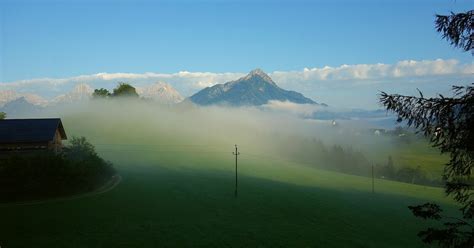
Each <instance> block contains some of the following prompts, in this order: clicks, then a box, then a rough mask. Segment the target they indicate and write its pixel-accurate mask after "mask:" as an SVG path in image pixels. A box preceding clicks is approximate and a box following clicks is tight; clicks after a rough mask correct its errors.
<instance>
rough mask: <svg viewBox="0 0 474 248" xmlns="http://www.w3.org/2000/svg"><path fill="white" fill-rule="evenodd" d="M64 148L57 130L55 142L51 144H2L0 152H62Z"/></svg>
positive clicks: (52, 141)
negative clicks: (47, 150)
mask: <svg viewBox="0 0 474 248" xmlns="http://www.w3.org/2000/svg"><path fill="white" fill-rule="evenodd" d="M62 148H63V142H62V137H61V133H60V132H59V130H56V132H55V135H54V138H53V140H51V141H49V142H24V143H12V144H8V143H7V144H0V151H4V152H5V151H28V150H46V149H49V150H53V151H55V152H60V151H61V150H62Z"/></svg>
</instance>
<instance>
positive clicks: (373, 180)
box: [372, 164, 375, 194]
mask: <svg viewBox="0 0 474 248" xmlns="http://www.w3.org/2000/svg"><path fill="white" fill-rule="evenodd" d="M374 184H375V179H374V164H372V194H373V193H375V189H374Z"/></svg>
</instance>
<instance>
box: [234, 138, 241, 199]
mask: <svg viewBox="0 0 474 248" xmlns="http://www.w3.org/2000/svg"><path fill="white" fill-rule="evenodd" d="M232 154H234V155H235V192H234V196H235V197H237V156H239V155H240V152H239V151H238V150H237V145H235V152H232Z"/></svg>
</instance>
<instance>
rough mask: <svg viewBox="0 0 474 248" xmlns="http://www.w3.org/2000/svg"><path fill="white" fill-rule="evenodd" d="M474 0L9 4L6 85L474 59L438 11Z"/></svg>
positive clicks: (5, 12) (4, 22)
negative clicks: (437, 22)
mask: <svg viewBox="0 0 474 248" xmlns="http://www.w3.org/2000/svg"><path fill="white" fill-rule="evenodd" d="M472 7H473V6H472V1H460V0H457V1H449V0H446V1H169V2H156V1H138V2H135V1H119V2H112V1H9V0H2V1H1V4H0V9H1V46H0V49H1V50H0V51H1V57H2V70H1V72H2V74H1V78H0V81H2V82H10V81H15V80H20V79H31V78H38V77H67V76H74V75H82V74H91V73H97V72H134V73H142V72H150V71H151V72H163V73H171V72H178V71H182V70H187V71H211V72H228V71H231V72H245V71H249V70H251V69H253V68H256V67H260V68H262V69H264V70H266V71H274V70H299V69H302V68H305V67H322V66H326V65H329V66H339V65H341V64H361V63H362V64H373V63H395V62H397V61H400V60H407V59H413V60H423V59H437V58H443V59H451V58H455V59H458V60H460V61H461V62H463V61H464V62H465V61H469V60H471V59H472V58H471V56H470V55H469V54H466V53H462V52H460V51H459V50H456V49H453V48H451V47H450V46H449V45H448V44H447V42H445V41H443V40H440V36H439V35H438V34H437V33H436V32H435V30H434V27H433V20H434V14H435V13H448V12H449V11H451V10H453V11H457V10H466V9H469V8H472Z"/></svg>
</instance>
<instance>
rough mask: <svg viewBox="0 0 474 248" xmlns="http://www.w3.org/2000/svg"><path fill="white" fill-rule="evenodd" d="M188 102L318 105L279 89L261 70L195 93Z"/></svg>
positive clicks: (298, 94)
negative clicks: (283, 102)
mask: <svg viewBox="0 0 474 248" xmlns="http://www.w3.org/2000/svg"><path fill="white" fill-rule="evenodd" d="M189 100H190V101H191V102H193V103H195V104H198V105H230V106H236V107H238V106H261V105H264V104H267V103H268V102H269V101H271V100H278V101H290V102H293V103H298V104H318V103H317V102H315V101H313V100H312V99H310V98H307V97H305V96H304V95H303V94H301V93H299V92H296V91H291V90H285V89H282V88H280V87H279V86H278V85H277V84H276V83H275V82H274V81H273V80H272V79H271V78H270V76H268V74H266V73H265V72H263V71H262V70H261V69H258V68H257V69H254V70H252V71H250V72H249V73H248V74H247V75H246V76H244V77H241V78H239V79H237V80H234V81H230V82H227V83H224V84H216V85H214V86H212V87H207V88H204V89H202V90H201V91H199V92H197V93H195V94H194V95H192V96H191V97H189Z"/></svg>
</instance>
